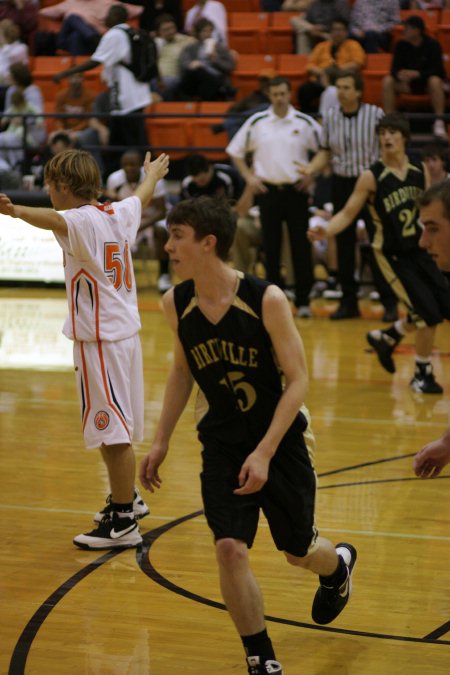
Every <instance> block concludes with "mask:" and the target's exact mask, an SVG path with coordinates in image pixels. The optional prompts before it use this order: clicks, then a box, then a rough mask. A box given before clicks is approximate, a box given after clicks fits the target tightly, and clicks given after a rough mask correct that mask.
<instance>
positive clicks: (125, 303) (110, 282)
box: [55, 197, 141, 342]
mask: <svg viewBox="0 0 450 675" xmlns="http://www.w3.org/2000/svg"><path fill="white" fill-rule="evenodd" d="M61 215H62V216H63V218H64V219H65V221H66V223H67V227H68V234H67V236H61V235H57V234H56V233H55V237H56V239H57V241H58V243H59V245H60V246H61V248H62V249H63V251H64V275H65V282H66V289H67V298H68V302H69V315H68V317H67V319H66V322H65V324H64V328H63V333H64V334H65V335H66V336H67V337H68V338H70V339H72V340H79V341H82V342H93V341H98V340H109V341H113V340H123V339H125V338H128V337H131V336H132V335H135V334H136V333H137V332H138V331H139V330H140V327H141V323H140V318H139V311H138V306H137V295H136V283H135V279H134V271H133V263H132V260H131V253H130V249H131V245H132V244H133V242H134V240H135V238H136V233H137V230H138V228H139V225H140V222H141V202H140V200H139V199H138V197H129V198H127V199H124V200H122V201H120V202H113V203H112V204H98V205H90V204H89V205H86V206H81V207H79V208H76V209H70V210H68V211H66V212H64V213H62V214H61Z"/></svg>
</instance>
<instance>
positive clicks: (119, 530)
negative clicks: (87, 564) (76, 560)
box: [73, 511, 142, 551]
mask: <svg viewBox="0 0 450 675" xmlns="http://www.w3.org/2000/svg"><path fill="white" fill-rule="evenodd" d="M73 543H74V544H75V546H78V547H79V548H84V549H86V550H88V551H97V550H98V551H101V550H107V549H116V548H134V547H135V546H139V545H140V544H142V537H141V535H140V534H139V526H138V524H137V522H136V520H135V518H134V517H133V514H131V517H130V518H120V517H119V516H118V514H117V513H116V512H115V511H114V512H113V513H112V515H111V516H105V517H104V518H103V520H102V522H101V523H100V524H99V525H98V527H96V528H95V529H94V530H91V532H87V533H86V534H79V535H77V536H76V537H75V539H74V540H73Z"/></svg>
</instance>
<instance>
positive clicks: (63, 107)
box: [54, 73, 103, 172]
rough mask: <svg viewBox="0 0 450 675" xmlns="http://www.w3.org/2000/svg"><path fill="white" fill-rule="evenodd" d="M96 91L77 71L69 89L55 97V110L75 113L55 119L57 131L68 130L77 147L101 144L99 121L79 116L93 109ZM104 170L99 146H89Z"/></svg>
mask: <svg viewBox="0 0 450 675" xmlns="http://www.w3.org/2000/svg"><path fill="white" fill-rule="evenodd" d="M94 101H95V93H94V92H93V91H91V90H90V89H87V88H86V87H85V86H84V76H83V74H82V73H77V74H75V75H72V76H71V77H70V78H69V86H68V88H67V89H64V90H63V91H60V92H59V93H58V94H57V95H56V99H55V112H56V113H65V114H69V113H70V114H73V115H74V117H61V118H59V119H56V120H55V124H54V126H55V129H56V130H57V131H62V130H63V131H66V132H67V133H68V134H69V136H70V137H71V139H72V141H73V144H74V146H75V147H78V148H84V147H85V146H99V145H100V144H101V140H100V135H99V131H98V128H97V123H96V121H95V120H93V119H92V118H90V117H77V115H78V114H88V113H92V111H93V104H94ZM88 149H89V151H90V152H91V154H92V155H93V156H94V158H95V161H96V162H97V164H98V165H99V168H100V171H101V172H103V160H102V156H101V153H100V152H99V150H98V148H97V149H96V148H95V147H90V148H88Z"/></svg>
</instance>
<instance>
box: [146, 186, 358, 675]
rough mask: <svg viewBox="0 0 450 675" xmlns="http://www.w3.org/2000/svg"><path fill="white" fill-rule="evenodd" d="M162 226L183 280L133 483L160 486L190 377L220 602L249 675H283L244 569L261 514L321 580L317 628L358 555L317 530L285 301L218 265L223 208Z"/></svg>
mask: <svg viewBox="0 0 450 675" xmlns="http://www.w3.org/2000/svg"><path fill="white" fill-rule="evenodd" d="M168 224H169V229H170V236H169V241H168V242H167V245H166V250H167V252H168V253H169V256H170V260H171V261H172V264H173V268H174V270H175V272H176V273H177V275H178V276H179V277H180V278H181V279H183V280H184V281H183V282H182V283H181V284H179V285H178V286H176V287H175V288H174V289H172V290H170V291H168V293H166V295H164V297H163V307H164V311H165V314H166V316H167V319H168V322H169V324H170V325H171V327H172V329H173V332H174V363H173V366H172V368H171V370H170V374H169V376H168V380H167V385H166V391H165V394H164V403H163V409H162V413H161V417H160V421H159V424H158V427H157V430H156V435H155V439H154V441H153V444H152V446H151V449H150V451H149V453H148V454H147V455H146V457H145V458H144V460H143V461H142V463H141V468H140V477H141V481H142V484H143V485H144V487H146V488H147V489H149V490H150V491H151V492H153V491H154V489H155V488H159V487H160V485H161V479H160V475H159V467H160V465H161V464H162V462H163V461H164V459H165V457H166V454H167V451H168V446H169V440H170V437H171V435H172V432H173V430H174V427H175V425H176V423H177V420H178V418H179V417H180V415H181V413H182V411H183V409H184V407H185V406H186V403H187V401H188V399H189V396H190V393H191V390H192V386H193V382H194V380H195V381H196V382H197V384H198V385H199V387H200V390H201V392H202V393H203V394H204V396H205V398H206V402H207V412H206V413H205V414H204V416H203V417H202V418H201V419H200V421H199V422H198V426H197V429H198V433H199V440H200V442H201V443H202V446H203V452H202V458H203V471H202V475H201V482H202V497H203V503H204V509H205V516H206V519H207V521H208V525H209V527H210V528H211V530H212V532H213V535H214V539H215V547H216V557H217V561H218V566H219V575H220V585H221V591H222V595H223V598H224V601H225V604H226V607H227V609H228V611H229V613H230V615H231V618H232V620H233V622H234V624H235V626H236V628H237V630H238V632H239V635H240V636H241V638H242V642H243V645H244V648H245V652H246V658H247V667H248V672H249V673H251V674H252V675H260V674H264V673H281V672H282V668H281V665H280V664H279V662H278V661H276V658H275V654H274V650H273V647H272V643H271V641H270V638H269V637H268V635H267V631H266V627H265V623H264V608H263V599H262V595H261V592H260V590H259V587H258V585H257V582H256V579H255V577H254V576H253V573H252V571H251V569H250V566H249V560H248V549H249V548H251V546H252V544H253V540H254V537H255V534H256V530H257V523H258V516H259V512H260V510H261V509H262V511H263V512H264V514H265V516H266V518H267V520H268V522H269V526H270V530H271V534H272V537H273V540H274V542H275V545H276V547H277V548H278V549H279V550H280V551H283V553H284V555H285V556H286V559H287V561H288V562H289V563H291V564H292V565H296V566H298V567H302V568H305V569H309V570H311V571H312V572H315V573H316V574H318V575H320V586H319V589H318V590H317V592H316V595H315V598H314V602H313V607H312V617H313V619H314V621H316V622H317V623H320V624H326V623H329V622H330V621H333V619H335V618H336V617H337V616H338V614H339V613H340V612H341V611H342V610H343V608H344V607H345V605H346V603H347V601H348V598H349V595H350V592H351V577H352V570H353V566H354V564H355V561H356V551H355V549H354V548H353V546H351V545H350V544H346V543H342V544H338V545H337V546H336V547H334V546H333V545H332V544H331V543H330V542H329V541H328V540H326V539H323V538H321V537H319V536H318V532H317V530H316V526H315V521H314V507H315V491H316V477H315V471H314V467H313V464H312V461H313V457H312V445H313V436H312V433H311V431H310V428H309V417H308V412H307V410H306V408H304V407H303V402H304V399H305V396H306V392H307V387H308V373H307V367H306V360H305V355H304V351H303V345H302V341H301V338H300V336H299V334H298V332H297V329H296V327H295V324H294V320H293V317H292V313H291V310H290V306H289V303H288V301H287V299H286V297H285V295H284V293H283V292H282V291H281V290H280V289H279V288H278V287H277V286H275V285H272V284H269V283H268V282H266V281H263V280H261V279H257V278H255V277H251V276H248V275H244V274H243V273H241V272H237V271H236V270H234V269H232V268H231V267H230V266H229V265H228V264H227V262H226V260H227V256H228V252H229V249H230V246H231V244H232V241H233V236H234V232H235V223H234V218H233V215H232V213H231V210H230V208H229V206H228V205H227V204H226V203H222V202H221V201H219V200H217V199H211V198H210V197H199V198H196V199H189V200H186V201H184V202H180V203H179V204H178V205H177V206H175V207H174V209H173V210H172V211H171V212H170V214H169V217H168ZM280 369H281V370H280Z"/></svg>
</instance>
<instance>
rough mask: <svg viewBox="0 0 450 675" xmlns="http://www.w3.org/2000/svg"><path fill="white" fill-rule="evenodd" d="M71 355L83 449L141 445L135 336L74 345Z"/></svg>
mask: <svg viewBox="0 0 450 675" xmlns="http://www.w3.org/2000/svg"><path fill="white" fill-rule="evenodd" d="M73 355H74V364H75V376H76V381H77V389H78V397H79V400H80V406H81V419H82V426H83V434H84V441H85V444H86V447H87V448H99V447H100V446H101V445H118V444H122V443H132V442H135V443H138V442H139V441H142V439H143V436H144V376H143V367H142V349H141V341H140V339H139V335H138V334H136V335H133V337H130V338H126V339H125V340H118V341H117V342H106V341H103V342H77V341H75V342H74V347H73Z"/></svg>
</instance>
